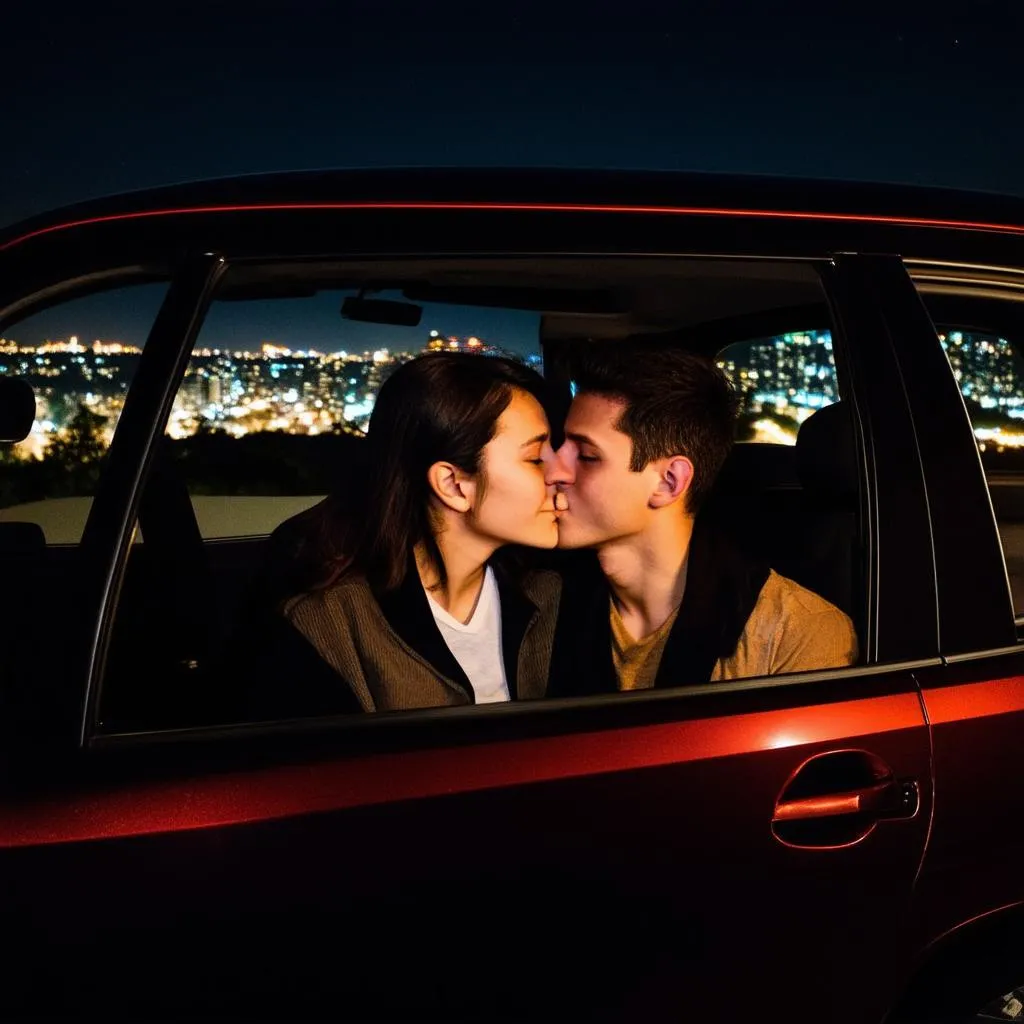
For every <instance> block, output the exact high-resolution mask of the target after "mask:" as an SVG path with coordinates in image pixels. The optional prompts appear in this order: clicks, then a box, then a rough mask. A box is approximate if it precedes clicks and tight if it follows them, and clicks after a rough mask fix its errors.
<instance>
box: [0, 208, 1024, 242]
mask: <svg viewBox="0 0 1024 1024" xmlns="http://www.w3.org/2000/svg"><path fill="white" fill-rule="evenodd" d="M285 210H289V211H313V210H468V211H472V210H476V211H488V210H495V211H500V210H506V211H517V212H535V213H640V214H662V215H676V216H680V215H681V216H691V217H760V218H764V219H768V220H814V221H817V220H824V221H850V222H853V223H859V224H894V225H898V226H901V227H921V228H956V229H958V230H961V231H995V232H1001V233H1004V234H1012V235H1024V225H1019V224H995V223H989V222H986V221H970V220H944V219H936V218H930V217H891V216H880V215H876V214H865V213H815V212H809V211H798V210H751V209H734V208H729V207H707V206H619V205H604V204H585V203H487V202H482V203H454V202H331V203H304V202H295V203H248V204H239V205H220V206H184V207H175V208H171V209H161V210H135V211H132V212H128V213H111V214H106V215H104V216H99V217H86V218H83V219H81V220H72V221H66V222H65V223H63V224H51V225H49V226H47V227H44V228H37V229H36V230H35V231H30V232H28V233H27V234H24V235H21V236H19V237H18V238H15V239H12V240H11V241H10V242H6V243H4V244H3V245H0V252H3V251H4V250H6V249H12V248H14V246H16V245H20V244H21V243H22V242H27V241H29V240H30V239H32V238H38V237H39V236H41V235H49V234H53V233H54V232H57V231H66V230H68V229H70V228H80V227H86V226H88V225H91V224H106V223H111V222H114V221H126V220H142V219H144V218H148V217H174V216H183V215H186V214H192V213H253V212H261V211H265V212H272V211H285Z"/></svg>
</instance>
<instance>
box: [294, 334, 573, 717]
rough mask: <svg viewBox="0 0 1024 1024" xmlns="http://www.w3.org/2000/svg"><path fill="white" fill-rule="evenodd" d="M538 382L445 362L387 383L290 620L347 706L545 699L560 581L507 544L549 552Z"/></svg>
mask: <svg viewBox="0 0 1024 1024" xmlns="http://www.w3.org/2000/svg"><path fill="white" fill-rule="evenodd" d="M544 387H545V385H544V381H543V378H541V377H540V376H539V375H538V374H536V373H535V372H534V371H532V370H530V369H528V368H527V367H525V366H522V365H520V364H518V363H516V362H513V361H511V360H507V359H499V358H490V357H487V356H478V355H469V354H460V353H439V354H434V355H426V356H422V357H420V358H417V359H414V360H412V361H411V362H409V363H406V364H404V365H403V366H401V367H400V368H399V369H398V370H396V371H395V373H394V374H393V375H392V376H391V377H390V378H389V379H388V380H387V381H386V383H385V384H384V385H383V386H382V387H381V389H380V393H379V395H378V397H377V402H376V405H375V406H374V410H373V415H372V416H371V418H370V427H369V432H368V438H367V440H366V441H365V442H361V444H365V446H366V448H365V453H364V457H363V458H362V459H361V460H360V461H361V465H363V466H365V467H366V468H365V470H364V471H363V472H362V473H361V474H359V475H357V476H354V477H353V478H352V479H350V480H347V481H345V482H344V483H343V484H342V486H341V487H340V488H339V491H338V496H337V497H335V498H332V499H331V500H329V501H327V502H324V503H322V504H321V505H320V506H318V507H317V509H316V510H314V511H313V512H312V513H311V514H309V515H308V517H307V521H306V523H305V524H304V528H303V533H304V535H305V536H306V538H307V539H306V540H305V541H304V543H303V544H302V545H301V550H300V551H299V552H298V555H299V562H298V564H299V565H300V567H301V568H302V575H303V577H304V580H305V582H304V585H303V586H302V588H301V590H302V592H301V593H299V594H298V595H297V596H294V597H292V598H291V599H289V600H288V601H286V602H285V603H284V605H283V611H284V615H285V617H286V618H287V619H288V620H289V621H290V622H291V624H292V625H293V626H294V627H295V629H297V630H298V631H299V633H301V634H302V635H303V636H304V637H305V638H306V640H307V641H308V642H309V644H311V645H312V646H313V648H315V650H316V651H317V653H318V654H319V655H320V658H321V659H322V660H323V661H324V662H326V663H327V664H328V665H330V666H331V668H333V669H334V671H335V672H336V673H337V675H338V676H340V677H341V680H344V684H342V685H345V684H347V686H348V687H349V688H350V689H351V697H352V710H355V709H356V708H357V707H358V708H360V709H362V710H363V711H382V710H394V709H408V708H423V707H435V706H441V705H457V704H472V703H485V702H493V701H505V700H510V699H511V700H515V699H522V698H532V697H542V696H543V695H544V692H545V688H546V685H547V676H548V665H549V661H550V656H551V647H552V641H553V634H554V623H555V617H556V612H557V604H558V594H559V583H558V579H557V577H556V576H555V575H554V574H552V573H546V572H536V571H535V572H522V571H518V572H517V571H516V568H515V565H514V562H513V559H512V558H508V557H503V553H501V549H503V548H505V547H506V546H508V545H525V546H528V547H535V548H554V547H555V545H556V544H557V542H558V525H557V512H556V507H555V488H554V485H553V484H551V483H548V477H549V475H550V473H551V467H552V465H553V463H554V459H555V456H554V452H553V451H552V447H551V440H550V436H549V435H550V430H549V425H548V419H547V415H546V413H545V409H544V398H545V391H544Z"/></svg>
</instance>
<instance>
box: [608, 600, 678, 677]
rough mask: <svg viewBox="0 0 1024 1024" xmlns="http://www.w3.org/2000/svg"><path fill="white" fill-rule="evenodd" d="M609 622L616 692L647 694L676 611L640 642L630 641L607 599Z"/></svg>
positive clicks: (630, 637)
mask: <svg viewBox="0 0 1024 1024" xmlns="http://www.w3.org/2000/svg"><path fill="white" fill-rule="evenodd" d="M608 603H609V604H610V605H611V619H612V661H613V662H614V663H615V674H616V675H617V676H618V677H619V689H620V690H649V689H651V687H653V686H654V679H655V677H656V676H657V674H658V666H659V665H660V664H661V655H662V653H663V652H664V650H665V641H666V640H668V635H669V633H671V632H672V627H673V626H674V625H675V621H676V616H677V615H678V614H679V609H678V608H676V610H675V611H674V612H672V614H671V615H670V616H669V617H668V618H667V619H666V620H665V622H664V623H663V624H662V625H661V626H659V627H658V628H657V629H656V630H655V631H654V632H653V633H649V634H648V635H647V636H645V637H643V638H642V639H641V640H634V639H633V637H632V636H630V634H629V630H627V629H626V624H625V623H624V622H623V621H622V616H621V615H620V614H619V609H618V608H616V607H615V602H614V601H613V600H611V599H610V598H609V600H608Z"/></svg>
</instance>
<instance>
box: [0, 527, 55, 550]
mask: <svg viewBox="0 0 1024 1024" xmlns="http://www.w3.org/2000/svg"><path fill="white" fill-rule="evenodd" d="M45 550H46V534H45V533H43V528H42V527H41V526H40V525H39V524H38V523H23V522H13V523H3V522H0V557H3V558H10V557H12V556H20V557H24V556H27V555H34V554H38V553H39V552H40V551H45Z"/></svg>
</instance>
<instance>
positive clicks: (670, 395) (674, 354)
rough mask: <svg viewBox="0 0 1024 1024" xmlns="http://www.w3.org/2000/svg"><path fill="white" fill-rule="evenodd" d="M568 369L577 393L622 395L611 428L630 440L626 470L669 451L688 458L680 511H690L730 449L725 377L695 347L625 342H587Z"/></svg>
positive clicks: (731, 402) (730, 404)
mask: <svg viewBox="0 0 1024 1024" xmlns="http://www.w3.org/2000/svg"><path fill="white" fill-rule="evenodd" d="M574 369H575V370H576V372H575V373H574V374H573V379H574V383H575V385H576V392H577V394H579V393H581V392H593V393H595V394H599V395H604V396H605V397H607V398H615V399H619V400H621V401H623V402H625V404H626V408H625V409H624V410H623V413H622V415H621V417H619V421H618V423H616V424H615V428H616V429H617V430H621V431H622V433H624V434H625V435H626V436H627V437H628V438H629V439H630V441H631V442H632V444H633V453H632V456H631V458H630V463H629V468H630V469H631V470H632V471H633V472H634V473H638V472H640V470H642V469H643V468H644V467H645V466H646V465H647V464H648V463H650V462H653V461H654V460H655V459H661V458H665V457H667V456H670V455H683V456H685V457H686V458H688V459H689V460H690V461H691V462H692V463H693V482H692V483H691V484H690V489H689V491H688V492H687V511H688V512H689V513H690V514H691V515H695V514H696V513H697V511H698V510H699V509H700V507H701V505H702V504H703V503H704V500H705V498H707V496H708V494H709V493H710V491H711V488H712V486H713V484H714V482H715V479H716V477H717V476H718V473H719V471H720V470H721V468H722V465H723V463H724V462H725V460H726V457H727V456H728V454H729V452H730V450H731V449H732V443H733V437H734V435H735V430H736V413H737V409H738V399H737V395H736V391H735V389H734V388H733V386H732V383H731V382H730V381H729V378H728V377H726V375H725V374H724V373H723V372H722V371H721V370H720V369H719V368H718V367H717V366H716V365H715V363H714V361H713V360H711V359H708V358H706V357H705V356H701V355H697V353H695V352H688V351H687V350H686V349H682V348H668V347H661V346H657V347H655V346H650V345H636V344H633V345H631V344H630V343H629V342H619V343H618V344H596V345H594V346H593V348H590V347H589V346H588V349H587V350H585V351H584V352H583V354H582V358H581V359H580V361H579V363H578V365H577V366H576V367H575V368H574Z"/></svg>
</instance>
